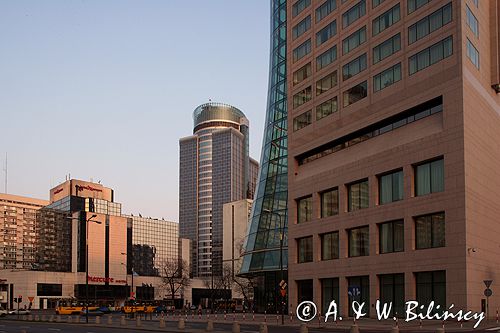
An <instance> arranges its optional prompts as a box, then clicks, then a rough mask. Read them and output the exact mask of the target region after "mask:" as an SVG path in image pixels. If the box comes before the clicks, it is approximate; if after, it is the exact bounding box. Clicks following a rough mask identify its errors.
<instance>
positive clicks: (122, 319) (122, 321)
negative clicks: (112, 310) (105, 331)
mask: <svg viewBox="0 0 500 333" xmlns="http://www.w3.org/2000/svg"><path fill="white" fill-rule="evenodd" d="M120 325H121V326H126V325H127V322H126V321H125V316H121V317H120Z"/></svg>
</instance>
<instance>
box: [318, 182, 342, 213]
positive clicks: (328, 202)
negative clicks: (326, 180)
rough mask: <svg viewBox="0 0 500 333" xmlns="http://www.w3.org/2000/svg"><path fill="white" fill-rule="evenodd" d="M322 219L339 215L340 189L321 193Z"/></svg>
mask: <svg viewBox="0 0 500 333" xmlns="http://www.w3.org/2000/svg"><path fill="white" fill-rule="evenodd" d="M320 197H321V217H329V216H333V215H337V214H338V213H339V189H338V188H337V187H335V188H332V189H330V190H327V191H324V192H321V193H320Z"/></svg>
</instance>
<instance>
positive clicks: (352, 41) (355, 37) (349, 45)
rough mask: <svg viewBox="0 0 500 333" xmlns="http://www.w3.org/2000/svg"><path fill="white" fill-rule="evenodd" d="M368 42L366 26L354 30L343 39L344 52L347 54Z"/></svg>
mask: <svg viewBox="0 0 500 333" xmlns="http://www.w3.org/2000/svg"><path fill="white" fill-rule="evenodd" d="M364 42H366V26H364V27H362V28H361V29H359V30H357V31H355V32H353V33H352V34H351V35H349V36H348V37H347V38H346V39H344V40H343V41H342V54H347V53H349V52H351V51H352V50H354V49H355V48H357V47H358V46H360V45H361V44H363V43H364Z"/></svg>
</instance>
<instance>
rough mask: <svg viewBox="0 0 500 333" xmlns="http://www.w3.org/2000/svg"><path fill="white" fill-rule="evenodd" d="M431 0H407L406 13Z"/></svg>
mask: <svg viewBox="0 0 500 333" xmlns="http://www.w3.org/2000/svg"><path fill="white" fill-rule="evenodd" d="M429 1H431V0H408V14H411V13H413V12H414V11H416V10H417V9H419V8H420V7H422V6H424V5H426V4H427V3H428V2H429Z"/></svg>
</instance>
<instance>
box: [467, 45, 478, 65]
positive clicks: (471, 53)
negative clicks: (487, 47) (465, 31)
mask: <svg viewBox="0 0 500 333" xmlns="http://www.w3.org/2000/svg"><path fill="white" fill-rule="evenodd" d="M467 58H469V59H470V61H471V62H472V63H473V64H474V66H476V68H477V69H479V51H478V50H477V49H476V48H475V47H474V45H473V44H472V43H471V41H470V40H469V38H467Z"/></svg>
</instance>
